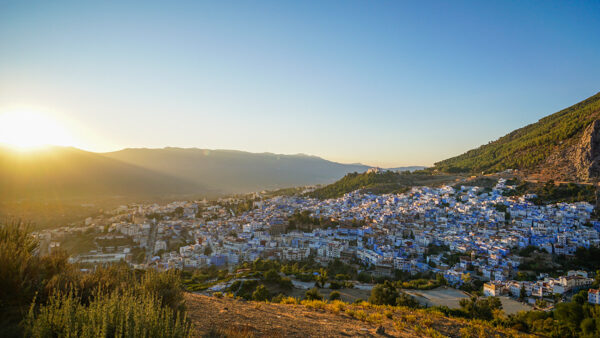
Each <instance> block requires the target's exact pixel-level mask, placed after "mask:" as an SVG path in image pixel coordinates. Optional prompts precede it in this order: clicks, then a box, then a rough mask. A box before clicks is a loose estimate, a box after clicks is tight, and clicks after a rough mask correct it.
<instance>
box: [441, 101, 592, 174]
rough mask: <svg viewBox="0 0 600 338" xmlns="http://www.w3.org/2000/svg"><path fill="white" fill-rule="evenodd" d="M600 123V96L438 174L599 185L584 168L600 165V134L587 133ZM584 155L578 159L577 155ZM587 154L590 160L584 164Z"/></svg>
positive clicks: (454, 161) (447, 163) (450, 163)
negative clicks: (501, 174)
mask: <svg viewBox="0 0 600 338" xmlns="http://www.w3.org/2000/svg"><path fill="white" fill-rule="evenodd" d="M599 119H600V93H597V94H595V95H593V96H590V97H589V98H587V99H585V100H582V101H581V102H578V103H576V104H574V105H572V106H570V107H567V108H565V109H562V110H560V111H558V112H556V113H553V114H550V115H548V116H545V117H543V118H541V119H540V120H538V121H537V122H535V123H531V124H528V125H526V126H524V127H521V128H518V129H516V130H514V131H512V132H510V133H508V134H506V135H504V136H502V137H500V138H498V139H497V140H495V141H491V142H489V143H487V144H484V145H481V146H479V147H477V148H474V149H471V150H469V151H467V152H465V153H463V154H460V155H458V156H455V157H452V158H449V159H446V160H443V161H439V162H436V163H435V164H434V166H433V167H432V169H433V170H438V171H443V172H450V173H492V172H498V171H503V170H506V169H517V170H519V171H522V172H523V174H524V175H526V176H532V177H535V178H539V179H543V180H548V179H553V180H569V181H582V182H591V181H597V180H598V178H599V175H600V171H598V170H592V172H591V174H590V172H589V171H588V174H586V173H585V172H586V169H585V168H584V167H590V168H591V167H596V166H598V165H600V149H599V148H598V147H593V146H592V145H593V144H595V143H597V142H598V140H600V131H599V130H600V129H599V130H594V131H593V132H592V131H590V132H588V133H586V130H587V129H588V128H589V127H590V126H591V125H592V124H593V123H594V122H595V121H597V120H599ZM573 152H578V153H579V155H577V156H573V155H572V154H571V153H573ZM585 153H587V155H586V156H587V157H588V161H587V162H586V163H584V162H585V161H583V162H582V160H583V159H582V156H583V155H582V154H585Z"/></svg>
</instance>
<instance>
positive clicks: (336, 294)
mask: <svg viewBox="0 0 600 338" xmlns="http://www.w3.org/2000/svg"><path fill="white" fill-rule="evenodd" d="M341 298H342V295H341V294H340V293H339V292H338V291H331V293H329V300H338V299H341Z"/></svg>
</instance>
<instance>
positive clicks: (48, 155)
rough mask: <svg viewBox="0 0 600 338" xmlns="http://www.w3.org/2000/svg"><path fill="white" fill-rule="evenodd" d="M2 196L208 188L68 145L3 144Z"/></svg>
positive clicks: (171, 191) (130, 193)
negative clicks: (21, 148)
mask: <svg viewBox="0 0 600 338" xmlns="http://www.w3.org/2000/svg"><path fill="white" fill-rule="evenodd" d="M0 186H1V187H2V193H1V195H0V199H18V198H36V199H44V198H53V199H70V198H90V197H99V196H105V197H106V196H155V195H164V194H191V193H197V192H199V191H202V190H203V189H206V188H205V187H203V186H201V185H199V184H197V183H195V182H189V181H186V180H184V179H181V178H177V177H173V176H170V175H168V174H164V173H158V172H155V171H152V170H150V169H147V168H141V167H139V166H135V165H132V164H129V163H124V162H122V161H119V160H116V159H111V158H109V157H106V156H103V155H101V154H97V153H92V152H87V151H83V150H79V149H76V148H69V147H52V148H48V149H44V150H39V151H36V152H34V153H20V152H16V151H13V150H11V149H7V148H0Z"/></svg>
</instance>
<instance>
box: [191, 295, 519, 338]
mask: <svg viewBox="0 0 600 338" xmlns="http://www.w3.org/2000/svg"><path fill="white" fill-rule="evenodd" d="M186 300H187V307H188V314H189V316H190V318H191V319H192V322H193V324H194V327H195V330H196V334H197V336H200V337H386V336H387V337H429V336H435V334H442V335H443V336H448V337H461V336H464V335H465V334H469V335H470V336H472V337H508V336H511V334H515V336H519V335H518V334H516V333H515V332H513V331H511V332H508V331H498V330H496V329H494V328H491V327H486V326H482V325H480V324H472V323H470V322H468V321H464V320H459V319H450V318H446V317H443V316H441V315H438V314H434V313H425V312H423V311H411V310H408V309H396V310H393V311H390V310H389V309H385V308H382V307H379V308H373V307H368V306H359V305H347V304H346V305H343V307H344V308H342V309H341V311H339V312H338V311H335V310H332V309H331V308H325V309H322V308H321V309H319V308H310V307H307V306H306V305H298V304H285V305H284V304H272V303H262V302H246V301H239V300H234V299H230V298H227V297H224V298H215V297H209V296H204V295H196V294H191V293H188V294H187V295H186ZM338 310H340V309H338ZM385 311H388V312H387V313H386V312H385ZM357 313H361V314H362V316H361V315H357ZM380 326H381V327H383V329H384V332H383V333H381V329H380V333H377V329H378V327H380Z"/></svg>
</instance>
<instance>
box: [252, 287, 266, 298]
mask: <svg viewBox="0 0 600 338" xmlns="http://www.w3.org/2000/svg"><path fill="white" fill-rule="evenodd" d="M252 299H253V300H256V301H265V300H267V299H269V290H267V288H265V286H264V285H259V286H257V287H256V290H254V292H253V293H252Z"/></svg>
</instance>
